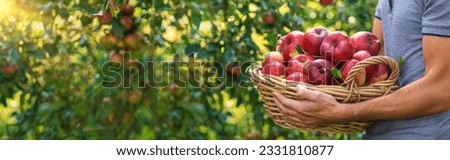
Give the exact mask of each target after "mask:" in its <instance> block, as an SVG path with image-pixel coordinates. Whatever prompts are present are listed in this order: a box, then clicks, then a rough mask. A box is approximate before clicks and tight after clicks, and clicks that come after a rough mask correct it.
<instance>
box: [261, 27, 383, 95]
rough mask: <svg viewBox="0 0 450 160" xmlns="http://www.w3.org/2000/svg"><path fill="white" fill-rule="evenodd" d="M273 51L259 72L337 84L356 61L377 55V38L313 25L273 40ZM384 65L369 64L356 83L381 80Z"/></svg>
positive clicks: (365, 33)
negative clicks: (274, 41)
mask: <svg viewBox="0 0 450 160" xmlns="http://www.w3.org/2000/svg"><path fill="white" fill-rule="evenodd" d="M277 48H278V49H277V51H273V52H270V53H269V54H267V55H266V56H265V58H264V60H263V62H262V66H263V67H262V73H263V74H270V75H272V76H278V77H285V78H286V80H291V81H298V82H303V83H309V84H313V85H341V84H342V83H343V82H344V80H345V79H346V78H347V76H348V74H349V72H350V70H351V69H352V68H353V67H354V66H355V65H356V64H357V63H358V62H360V61H363V60H365V59H367V58H370V57H372V56H378V55H379V53H380V49H381V43H380V40H379V39H378V38H377V37H376V36H375V35H373V34H372V33H370V32H357V33H355V34H353V35H352V36H351V37H349V36H348V35H346V34H345V33H343V32H340V31H333V32H329V31H328V30H327V29H326V28H324V27H315V28H312V29H309V30H308V31H307V32H305V33H303V32H301V31H292V32H290V33H289V34H287V35H285V36H283V37H281V38H280V39H279V40H278V42H277ZM389 72H390V70H389V68H388V66H387V65H386V64H376V65H369V66H367V67H366V68H365V69H361V70H360V71H358V72H357V74H356V76H355V82H356V84H357V85H358V86H365V85H371V84H375V83H377V82H380V81H384V80H386V79H387V78H388V76H389Z"/></svg>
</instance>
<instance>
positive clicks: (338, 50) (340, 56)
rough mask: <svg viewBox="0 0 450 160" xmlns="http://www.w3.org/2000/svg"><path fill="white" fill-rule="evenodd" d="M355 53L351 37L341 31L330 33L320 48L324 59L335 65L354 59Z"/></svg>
mask: <svg viewBox="0 0 450 160" xmlns="http://www.w3.org/2000/svg"><path fill="white" fill-rule="evenodd" d="M354 53H355V49H354V48H353V45H352V42H351V40H350V37H348V36H347V35H346V34H345V33H342V32H339V31H335V32H330V33H329V34H328V36H327V37H325V39H324V40H323V42H322V46H320V54H321V55H322V58H325V59H327V60H329V61H331V62H333V64H337V63H339V62H340V61H348V60H350V59H352V58H353V54H354Z"/></svg>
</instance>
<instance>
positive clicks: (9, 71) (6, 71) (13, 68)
mask: <svg viewBox="0 0 450 160" xmlns="http://www.w3.org/2000/svg"><path fill="white" fill-rule="evenodd" d="M18 71H19V66H17V64H4V65H3V66H2V69H1V72H2V74H3V75H4V76H5V77H11V76H14V75H15V74H16V73H17V72H18Z"/></svg>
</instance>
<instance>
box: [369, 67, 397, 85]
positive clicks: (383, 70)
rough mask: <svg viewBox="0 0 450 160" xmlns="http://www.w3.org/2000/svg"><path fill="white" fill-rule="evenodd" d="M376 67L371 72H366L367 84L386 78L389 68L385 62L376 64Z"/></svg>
mask: <svg viewBox="0 0 450 160" xmlns="http://www.w3.org/2000/svg"><path fill="white" fill-rule="evenodd" d="M377 66H378V67H377V69H376V71H375V72H374V73H373V74H368V75H367V76H368V77H367V83H368V84H369V85H371V84H375V83H378V82H381V81H384V80H387V79H388V77H389V74H390V72H391V71H390V69H389V67H388V66H387V65H386V64H379V65H377Z"/></svg>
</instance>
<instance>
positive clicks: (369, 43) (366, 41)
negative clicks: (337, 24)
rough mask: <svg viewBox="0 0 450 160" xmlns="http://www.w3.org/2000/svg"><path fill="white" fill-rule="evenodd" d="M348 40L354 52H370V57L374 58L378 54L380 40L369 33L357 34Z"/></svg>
mask: <svg viewBox="0 0 450 160" xmlns="http://www.w3.org/2000/svg"><path fill="white" fill-rule="evenodd" d="M350 40H351V41H352V43H353V47H354V48H355V51H356V52H357V51H362V50H366V51H368V52H370V54H371V55H372V56H376V55H378V54H379V53H380V49H381V43H380V40H378V38H377V36H375V35H374V34H372V33H370V32H357V33H355V34H354V35H353V36H352V37H351V38H350Z"/></svg>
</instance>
